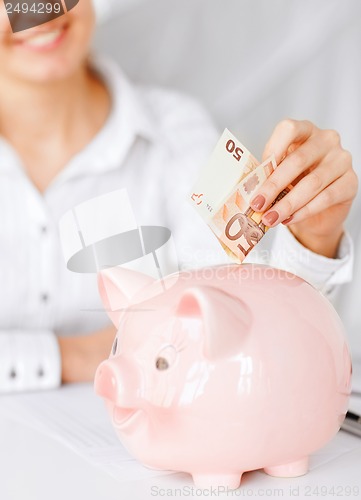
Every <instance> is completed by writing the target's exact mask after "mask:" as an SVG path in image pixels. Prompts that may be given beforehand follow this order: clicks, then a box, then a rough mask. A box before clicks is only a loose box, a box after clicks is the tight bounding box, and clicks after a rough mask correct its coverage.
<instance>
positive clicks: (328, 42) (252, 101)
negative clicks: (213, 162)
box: [94, 0, 361, 358]
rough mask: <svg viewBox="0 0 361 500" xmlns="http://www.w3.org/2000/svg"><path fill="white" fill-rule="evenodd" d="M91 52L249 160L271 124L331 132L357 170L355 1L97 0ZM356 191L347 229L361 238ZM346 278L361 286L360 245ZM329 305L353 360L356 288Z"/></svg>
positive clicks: (359, 49) (360, 83) (360, 121)
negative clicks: (201, 121) (205, 119)
mask: <svg viewBox="0 0 361 500" xmlns="http://www.w3.org/2000/svg"><path fill="white" fill-rule="evenodd" d="M96 3H97V7H98V11H99V27H98V33H97V36H96V40H95V46H94V50H96V51H98V52H102V53H107V54H109V55H110V56H111V57H112V58H114V59H115V60H116V61H118V63H119V64H120V66H121V67H122V68H123V69H124V71H125V72H126V73H127V74H128V76H129V77H130V78H131V79H132V80H133V81H135V82H138V83H141V84H150V85H161V86H163V87H171V88H175V89H178V90H180V91H182V92H186V93H188V94H191V95H193V96H194V97H196V98H197V99H199V100H200V101H201V102H202V103H203V104H204V106H205V107H206V108H207V109H208V110H209V112H210V114H211V115H212V117H213V119H214V121H215V123H216V125H217V126H218V127H219V129H220V130H223V129H224V128H225V127H228V128H229V129H231V130H232V132H234V133H235V134H236V135H237V136H238V138H239V139H240V140H241V141H242V142H244V144H245V145H246V146H247V147H248V148H249V149H250V150H251V151H252V152H253V153H254V154H255V155H256V156H257V157H258V158H260V157H261V154H262V151H263V147H264V145H265V142H266V140H267V138H268V137H269V135H270V133H271V132H272V129H273V127H274V126H275V124H276V123H277V122H278V121H279V120H281V119H283V118H286V117H290V118H296V119H308V120H311V121H313V122H314V123H315V124H317V125H318V126H319V127H321V128H332V129H336V130H338V131H339V132H340V134H341V137H342V143H343V146H344V147H345V148H346V149H348V150H350V151H351V153H352V154H353V158H354V166H355V169H356V171H357V172H358V173H359V176H361V168H360V167H361V92H360V89H361V61H360V59H361V2H360V0H302V2H301V1H299V0H272V1H270V0H181V1H179V0H178V1H176V0H96ZM360 213H361V204H360V196H359V197H358V200H357V201H356V203H355V204H354V208H353V211H352V214H351V216H350V218H349V221H348V227H349V229H350V231H351V234H352V235H353V237H354V239H355V241H357V240H358V242H359V243H361V234H360V232H361V231H360V230H361V223H360V220H359V214H360ZM355 276H356V279H357V282H358V284H359V286H361V247H360V245H358V246H357V247H356V268H355ZM354 290H355V289H354V288H351V287H349V286H347V287H345V288H344V291H343V292H344V293H341V294H339V299H338V308H339V311H340V312H341V314H342V316H343V319H344V321H345V323H346V326H347V329H348V332H349V334H350V336H351V344H352V350H353V352H354V353H356V352H358V356H359V357H360V358H361V345H360V344H361V341H360V334H361V332H353V334H352V335H351V333H350V332H351V331H352V329H353V328H354V325H356V324H357V322H359V319H358V318H359V315H360V312H359V294H360V293H361V290H358V293H357V294H355V291H354Z"/></svg>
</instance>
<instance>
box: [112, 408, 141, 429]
mask: <svg viewBox="0 0 361 500" xmlns="http://www.w3.org/2000/svg"><path fill="white" fill-rule="evenodd" d="M140 413H141V410H138V409H136V408H121V407H120V406H114V409H113V422H114V425H115V426H116V427H124V426H126V425H127V424H130V423H131V422H133V420H134V419H135V418H136V416H137V415H139V414H140Z"/></svg>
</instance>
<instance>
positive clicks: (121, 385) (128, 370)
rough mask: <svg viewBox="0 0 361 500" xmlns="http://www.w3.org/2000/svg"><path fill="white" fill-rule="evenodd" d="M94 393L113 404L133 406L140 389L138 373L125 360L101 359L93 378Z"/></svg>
mask: <svg viewBox="0 0 361 500" xmlns="http://www.w3.org/2000/svg"><path fill="white" fill-rule="evenodd" d="M94 389H95V393H96V394H97V395H98V396H100V397H102V398H104V399H107V400H108V401H111V402H112V403H114V404H118V405H122V406H125V405H126V406H128V405H129V406H133V405H134V404H135V403H136V399H137V396H139V394H140V390H141V377H140V373H138V370H137V369H136V367H135V366H133V364H132V363H131V362H130V361H128V360H126V359H120V357H118V358H115V360H114V361H113V360H107V361H103V363H101V364H100V365H99V366H98V369H97V371H96V374H95V379H94Z"/></svg>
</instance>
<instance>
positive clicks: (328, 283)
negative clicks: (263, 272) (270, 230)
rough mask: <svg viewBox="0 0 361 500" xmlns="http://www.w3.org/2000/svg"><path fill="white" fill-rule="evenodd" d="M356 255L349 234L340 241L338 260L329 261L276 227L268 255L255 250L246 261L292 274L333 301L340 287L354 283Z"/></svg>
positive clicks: (282, 228)
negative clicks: (353, 271)
mask: <svg viewBox="0 0 361 500" xmlns="http://www.w3.org/2000/svg"><path fill="white" fill-rule="evenodd" d="M265 238H267V235H266V236H265ZM353 254H354V250H353V243H352V239H351V237H350V235H349V234H348V233H347V232H346V233H344V235H343V237H342V239H341V242H340V245H339V249H338V253H337V256H336V258H335V259H330V258H328V257H324V256H323V255H319V254H316V253H314V252H311V251H310V250H308V249H307V248H306V247H304V246H303V245H302V244H301V243H299V242H298V241H297V239H296V238H295V237H294V236H293V235H292V233H291V231H289V229H288V228H287V227H285V226H283V225H282V224H281V225H280V226H278V227H277V230H276V234H275V237H274V240H273V244H272V246H271V248H270V250H269V252H264V254H263V256H262V255H260V254H259V253H257V251H256V250H255V251H252V252H251V253H250V255H249V259H247V261H249V262H259V263H263V264H268V265H270V266H273V267H277V268H279V269H284V270H285V271H289V272H292V273H293V274H296V275H297V276H300V277H301V278H303V279H304V280H305V281H307V282H309V283H310V284H311V285H313V286H314V287H315V288H317V289H318V290H320V291H321V292H322V293H323V294H324V295H326V296H327V297H328V298H329V299H332V298H333V296H334V295H335V292H336V289H337V288H338V285H341V284H344V283H347V282H349V281H351V279H352V270H353V260H354V255H353Z"/></svg>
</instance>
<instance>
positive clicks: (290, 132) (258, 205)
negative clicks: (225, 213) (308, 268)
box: [251, 120, 358, 258]
mask: <svg viewBox="0 0 361 500" xmlns="http://www.w3.org/2000/svg"><path fill="white" fill-rule="evenodd" d="M272 153H274V154H275V156H276V161H277V164H278V165H279V167H278V168H277V169H276V171H275V172H274V173H273V174H272V175H271V176H270V177H269V179H268V180H267V181H266V182H265V183H264V184H263V186H262V187H261V189H260V191H259V192H258V193H257V195H256V197H255V198H254V199H253V200H252V203H251V206H252V208H253V209H254V210H256V211H258V212H260V211H264V210H265V209H266V208H268V210H266V211H265V213H264V215H263V219H262V221H263V222H264V223H265V224H266V225H267V226H270V227H275V226H276V225H277V224H279V223H283V224H285V225H287V226H289V229H290V230H291V232H292V233H293V234H294V236H295V237H296V238H297V239H298V240H299V241H300V243H302V244H303V245H304V246H305V247H307V248H309V249H310V250H312V251H313V252H316V253H319V254H321V255H325V256H326V257H331V258H334V257H335V256H336V253H337V249H338V245H339V242H340V239H341V236H342V234H343V231H344V228H343V223H344V221H345V219H346V217H347V215H348V213H349V210H350V208H351V204H352V201H353V199H354V198H355V196H356V193H357V187H358V180H357V176H356V174H355V172H354V170H353V168H352V158H351V154H350V153H349V152H348V151H345V150H344V149H343V148H342V146H341V142H340V137H339V135H338V133H337V132H335V131H334V130H321V129H319V128H317V127H316V126H315V125H313V123H311V122H309V121H297V120H284V121H282V122H280V123H279V124H278V125H277V126H276V128H275V130H274V131H273V133H272V135H271V137H270V139H269V141H268V143H267V145H266V148H265V151H264V153H263V159H266V158H268V157H269V156H270V155H271V154H272ZM291 183H292V184H293V186H294V187H293V189H292V190H291V191H290V192H289V193H288V194H287V195H286V196H285V197H284V198H282V199H281V200H280V201H278V202H277V203H276V204H275V205H273V206H272V207H270V205H271V203H272V202H273V201H274V200H275V199H276V197H277V195H278V194H279V193H280V192H281V191H282V190H283V189H284V188H286V187H287V186H288V185H289V184H291Z"/></svg>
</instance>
